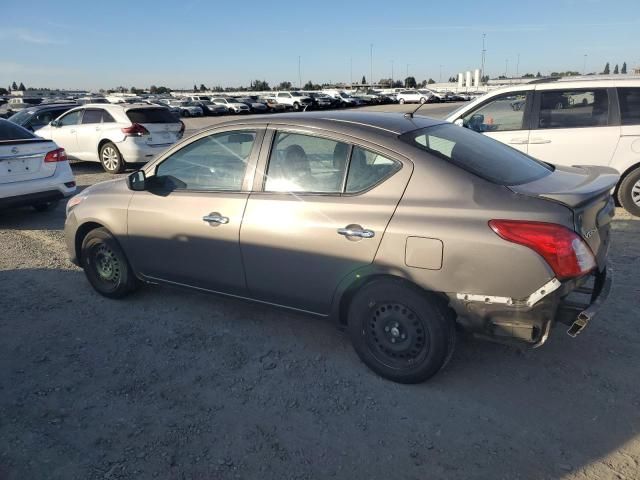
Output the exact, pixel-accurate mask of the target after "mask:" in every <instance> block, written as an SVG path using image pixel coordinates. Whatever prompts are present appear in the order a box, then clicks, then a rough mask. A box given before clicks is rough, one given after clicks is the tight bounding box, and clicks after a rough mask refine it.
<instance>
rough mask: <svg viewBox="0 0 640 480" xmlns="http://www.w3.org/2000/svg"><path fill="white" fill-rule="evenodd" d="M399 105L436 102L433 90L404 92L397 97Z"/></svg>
mask: <svg viewBox="0 0 640 480" xmlns="http://www.w3.org/2000/svg"><path fill="white" fill-rule="evenodd" d="M396 98H397V99H398V103H427V102H432V101H434V100H436V98H437V97H436V96H435V94H434V93H433V92H432V91H431V90H425V89H422V90H402V91H401V92H398V95H397V96H396Z"/></svg>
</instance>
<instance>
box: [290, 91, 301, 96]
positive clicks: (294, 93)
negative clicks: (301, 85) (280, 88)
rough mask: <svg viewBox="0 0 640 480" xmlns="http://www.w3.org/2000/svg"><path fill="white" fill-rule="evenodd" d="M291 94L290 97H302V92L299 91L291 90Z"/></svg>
mask: <svg viewBox="0 0 640 480" xmlns="http://www.w3.org/2000/svg"><path fill="white" fill-rule="evenodd" d="M291 96H292V97H302V94H301V93H300V92H291Z"/></svg>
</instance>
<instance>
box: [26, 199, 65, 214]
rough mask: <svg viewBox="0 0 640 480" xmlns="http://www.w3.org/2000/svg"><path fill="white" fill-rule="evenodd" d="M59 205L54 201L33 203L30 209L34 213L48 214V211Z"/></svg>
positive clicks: (57, 201)
mask: <svg viewBox="0 0 640 480" xmlns="http://www.w3.org/2000/svg"><path fill="white" fill-rule="evenodd" d="M59 203H60V201H59V200H54V201H52V202H40V203H34V204H33V205H32V207H33V208H34V210H35V211H36V212H48V211H49V210H53V209H55V208H56V207H57V206H58V204H59Z"/></svg>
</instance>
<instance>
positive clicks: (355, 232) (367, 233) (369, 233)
mask: <svg viewBox="0 0 640 480" xmlns="http://www.w3.org/2000/svg"><path fill="white" fill-rule="evenodd" d="M338 235H343V236H345V237H347V238H349V237H357V238H373V237H375V235H376V233H375V232H374V231H373V230H369V229H366V228H362V227H361V226H360V225H347V226H346V227H345V228H339V229H338Z"/></svg>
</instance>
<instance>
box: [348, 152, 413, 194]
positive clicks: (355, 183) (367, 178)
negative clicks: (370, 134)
mask: <svg viewBox="0 0 640 480" xmlns="http://www.w3.org/2000/svg"><path fill="white" fill-rule="evenodd" d="M400 167H401V165H400V162H397V161H395V160H391V159H390V158H387V157H383V156H382V155H379V154H377V153H375V152H371V151H369V150H365V149H364V148H360V147H354V148H353V152H352V153H351V162H350V163H349V174H348V175H347V188H346V192H347V193H357V192H362V191H364V190H367V189H368V188H371V187H373V186H374V185H375V184H377V183H379V182H380V181H382V180H383V179H385V178H387V177H388V176H390V175H391V174H393V173H395V172H396V171H397V170H399V169H400Z"/></svg>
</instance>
